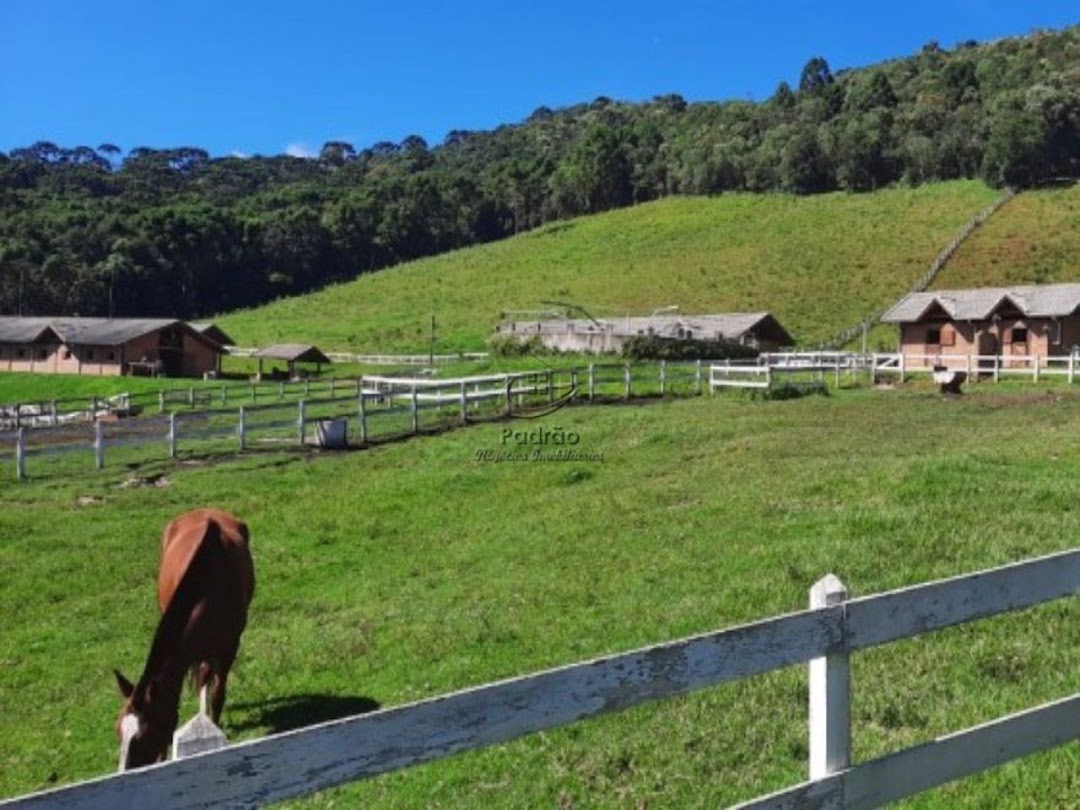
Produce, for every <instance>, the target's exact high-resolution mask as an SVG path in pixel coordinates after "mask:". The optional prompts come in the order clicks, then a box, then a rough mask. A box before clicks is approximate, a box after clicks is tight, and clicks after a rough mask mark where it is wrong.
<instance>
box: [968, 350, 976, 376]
mask: <svg viewBox="0 0 1080 810" xmlns="http://www.w3.org/2000/svg"><path fill="white" fill-rule="evenodd" d="M967 378H968V382H974V381H975V378H974V377H973V376H972V368H971V352H968V356H967Z"/></svg>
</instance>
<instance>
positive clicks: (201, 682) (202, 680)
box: [195, 661, 214, 714]
mask: <svg viewBox="0 0 1080 810" xmlns="http://www.w3.org/2000/svg"><path fill="white" fill-rule="evenodd" d="M213 676H214V672H213V669H212V668H211V666H210V662H209V661H203V662H202V663H201V664H199V669H198V670H197V671H196V673H195V686H196V687H197V688H198V690H199V713H200V714H206V692H207V689H208V688H209V685H210V679H211V678H212V677H213Z"/></svg>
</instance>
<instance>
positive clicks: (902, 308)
mask: <svg viewBox="0 0 1080 810" xmlns="http://www.w3.org/2000/svg"><path fill="white" fill-rule="evenodd" d="M881 320H882V321H883V322H885V323H895V324H896V325H897V326H899V327H900V352H901V353H902V354H904V355H905V356H908V357H913V359H914V360H915V364H918V356H927V355H935V356H936V355H950V354H956V355H969V354H970V355H985V356H990V355H1002V356H1004V357H1006V358H1008V356H1009V355H1017V356H1020V355H1023V356H1034V357H1040V358H1045V357H1053V356H1061V355H1068V354H1071V353H1072V352H1073V351H1074V350H1076V349H1077V348H1078V347H1080V284H1032V285H1023V286H1016V287H984V288H975V289H966V290H935V291H932V292H918V293H909V294H908V295H905V296H904V297H903V298H901V299H900V300H899V301H898V302H897V303H896V304H894V305H893V306H892V307H891V308H890V309H889V310H888V311H887V312H886V313H885V314H884V315H883V316H882V318H881Z"/></svg>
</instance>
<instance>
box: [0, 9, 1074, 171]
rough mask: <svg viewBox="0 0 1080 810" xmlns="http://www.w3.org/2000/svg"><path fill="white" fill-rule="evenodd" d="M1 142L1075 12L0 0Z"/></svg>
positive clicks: (477, 121)
mask: <svg viewBox="0 0 1080 810" xmlns="http://www.w3.org/2000/svg"><path fill="white" fill-rule="evenodd" d="M0 12H2V16H0V19H2V20H3V24H4V28H5V32H6V35H5V37H4V44H3V46H0V77H2V78H0V150H2V151H9V150H11V149H12V148H15V147H18V146H26V145H29V144H31V143H33V142H34V141H38V140H49V141H53V142H55V143H58V144H60V145H62V146H77V145H87V146H98V145H100V144H102V143H113V144H116V145H117V146H119V147H121V149H123V150H124V151H125V152H126V151H127V150H129V149H131V148H133V147H136V146H150V147H155V148H165V147H173V146H197V147H202V148H204V149H207V150H208V151H209V152H210V153H211V154H213V155H227V154H243V155H252V154H263V155H275V154H282V153H285V152H292V153H297V154H302V153H310V152H317V151H318V148H319V147H320V146H321V145H322V144H323V143H324V142H326V141H329V140H345V141H348V142H349V143H352V144H354V145H355V146H357V147H358V148H361V147H364V146H370V145H371V144H373V143H375V142H377V141H383V140H388V141H395V142H397V141H400V140H401V139H402V138H404V137H405V136H407V135H412V134H416V135H420V136H421V137H423V138H425V139H426V140H427V141H428V143H429V144H431V145H435V144H438V143H440V142H441V141H442V140H443V138H444V137H445V135H446V133H447V132H448V131H450V130H452V129H491V128H493V127H495V126H498V125H499V124H503V123H514V122H517V121H520V120H522V119H524V118H526V117H527V116H528V115H529V114H530V113H531V112H532V111H533V110H534V109H535V108H537V107H539V106H541V105H546V106H548V107H552V108H557V107H563V106H567V105H570V104H575V103H578V102H584V101H590V100H592V99H594V98H596V97H597V96H601V95H603V96H608V97H610V98H614V99H620V100H627V101H641V100H645V99H649V98H651V97H653V96H655V95H660V94H663V93H679V94H681V95H682V96H684V97H685V98H686V99H687V100H689V101H705V100H725V99H731V98H744V99H745V98H751V99H755V100H760V99H763V98H767V97H768V96H769V95H771V94H772V92H773V90H774V89H775V88H776V85H777V84H778V83H779V82H780V81H782V80H786V81H788V82H789V83H790V84H795V83H797V81H798V76H799V71H800V70H801V68H802V66H803V64H804V63H805V62H806V60H807V59H809V58H810V57H812V56H817V55H820V56H824V57H825V58H826V59H827V60H828V62H829V64H830V66H831V67H832V69H833V70H834V71H835V70H838V69H840V68H843V67H857V66H862V65H866V64H871V63H874V62H878V61H881V60H884V59H889V58H892V57H897V56H905V55H908V54H911V53H914V52H916V51H918V50H919V48H920V47H921V46H922V45H923V44H925V43H926V42H929V41H930V40H937V41H938V42H939V43H940V44H941V45H942V46H944V47H952V46H953V45H955V44H957V43H958V42H961V41H964V40H966V39H976V40H980V41H982V40H986V39H995V38H999V37H1003V36H1013V35H1020V34H1025V33H1029V32H1030V31H1031V30H1033V29H1035V28H1062V27H1064V26H1067V25H1071V24H1075V23H1080V7H1077V6H1076V4H1075V0H1073V2H1069V3H1066V2H1061V1H1060V0H936V2H924V0H909V2H906V3H889V4H885V3H880V2H873V0H861V2H858V1H856V0H832V2H806V0H803V1H802V2H793V1H789V0H782V1H780V2H768V0H757V1H756V2H754V1H753V0H726V1H725V0H667V1H666V2H657V1H656V0H650V2H641V1H640V0H623V2H588V0H577V2H566V0H547V2H535V3H524V2H514V0H502V1H501V2H492V1H491V0H479V1H477V2H470V0H457V2H443V3H435V2H424V1H423V0H414V2H412V3H389V2H378V3H375V2H367V0H356V1H355V2H347V1H346V0H309V2H306V3H305V2H300V0H289V2H287V3H286V2H278V0H261V2H255V1H254V0H217V2H211V0H187V1H186V2H184V3H159V2H155V0H139V1H138V2H135V0H97V1H96V2H95V1H94V0H89V1H88V0H2V2H0Z"/></svg>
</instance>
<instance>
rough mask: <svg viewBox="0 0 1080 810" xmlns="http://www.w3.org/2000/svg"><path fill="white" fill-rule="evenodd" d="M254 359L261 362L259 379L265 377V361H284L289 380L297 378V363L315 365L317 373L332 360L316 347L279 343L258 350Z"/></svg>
mask: <svg viewBox="0 0 1080 810" xmlns="http://www.w3.org/2000/svg"><path fill="white" fill-rule="evenodd" d="M252 357H256V358H258V360H259V377H260V379H261V378H262V376H263V360H284V361H285V363H286V366H287V368H288V370H289V378H290V379H291V378H294V377H296V376H297V371H296V364H297V363H314V364H315V373H316V374H318V373H319V372H320V371H321V370H322V365H323V363H326V364H328V365H329V363H330V358H329V357H327V356H326V355H325V354H323V353H322V352H321V351H319V349H317V348H316V347H315V346H309V345H306V344H302V343H279V344H276V345H274V346H266V347H265V348H262V349H259V350H257V351H256V352H255V353H254V354H253V355H252Z"/></svg>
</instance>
